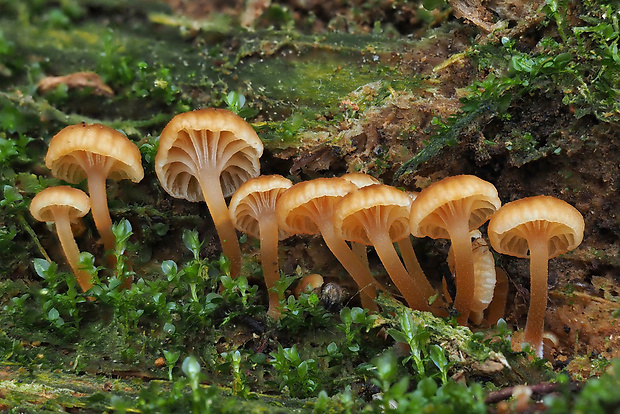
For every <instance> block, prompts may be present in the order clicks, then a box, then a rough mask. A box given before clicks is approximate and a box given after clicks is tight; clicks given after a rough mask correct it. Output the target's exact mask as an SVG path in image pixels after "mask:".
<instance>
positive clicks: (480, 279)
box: [448, 230, 496, 325]
mask: <svg viewBox="0 0 620 414" xmlns="http://www.w3.org/2000/svg"><path fill="white" fill-rule="evenodd" d="M469 235H470V237H471V240H472V242H471V244H472V254H473V257H474V278H475V283H474V299H473V301H472V303H471V313H470V314H469V319H470V320H471V321H472V322H473V323H474V324H475V325H480V324H481V323H482V320H483V319H484V310H485V309H487V308H488V307H489V304H490V303H491V300H493V294H494V292H495V281H496V273H495V259H494V258H493V253H491V251H490V250H489V244H488V243H487V241H486V240H485V239H484V238H483V237H482V233H481V232H480V230H472V231H471V232H470V233H469ZM448 266H449V267H450V271H451V272H454V249H453V248H452V247H450V250H449V251H448Z"/></svg>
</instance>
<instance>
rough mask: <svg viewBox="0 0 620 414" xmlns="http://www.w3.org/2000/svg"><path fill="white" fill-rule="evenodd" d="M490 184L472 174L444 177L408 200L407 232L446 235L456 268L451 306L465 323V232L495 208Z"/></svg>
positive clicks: (470, 279)
mask: <svg viewBox="0 0 620 414" xmlns="http://www.w3.org/2000/svg"><path fill="white" fill-rule="evenodd" d="M500 205H501V201H500V199H499V197H498V196H497V189H496V188H495V187H494V186H493V184H491V183H489V182H487V181H484V180H482V179H480V178H478V177H476V176H473V175H457V176H453V177H447V178H444V179H443V180H441V181H438V182H435V183H433V184H431V185H430V186H428V187H427V188H425V189H424V190H422V191H421V192H420V194H419V195H418V197H417V198H416V199H415V200H414V201H413V203H412V204H411V219H410V226H411V233H412V234H413V235H414V236H416V237H431V238H433V239H438V238H443V239H450V241H451V242H452V248H453V249H454V262H455V268H456V297H455V300H454V307H455V308H456V309H457V311H458V312H459V313H460V315H459V316H458V318H457V321H458V323H459V324H461V325H465V324H466V323H467V319H468V318H469V312H470V310H471V305H472V301H473V300H474V284H475V277H474V261H473V255H472V247H471V240H470V238H469V232H470V231H472V230H475V229H477V228H478V227H480V226H481V225H482V224H484V222H486V221H487V220H488V219H489V217H490V216H491V215H492V214H493V213H494V212H495V211H496V210H497V209H498V208H499V206H500Z"/></svg>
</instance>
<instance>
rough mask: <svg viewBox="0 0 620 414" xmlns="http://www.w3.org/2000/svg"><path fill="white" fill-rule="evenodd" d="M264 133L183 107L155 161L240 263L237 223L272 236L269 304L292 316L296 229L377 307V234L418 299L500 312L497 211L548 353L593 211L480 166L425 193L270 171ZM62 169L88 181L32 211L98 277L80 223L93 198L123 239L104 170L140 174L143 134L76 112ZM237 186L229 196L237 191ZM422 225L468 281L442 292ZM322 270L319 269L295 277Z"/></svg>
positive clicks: (50, 156)
mask: <svg viewBox="0 0 620 414" xmlns="http://www.w3.org/2000/svg"><path fill="white" fill-rule="evenodd" d="M262 153H263V144H262V142H261V140H260V138H259V137H258V135H257V134H256V132H255V131H254V128H253V127H252V126H251V125H250V124H248V123H247V122H246V121H244V120H243V119H242V118H240V117H239V116H238V115H236V114H234V113H232V112H230V111H227V110H224V109H213V108H207V109H199V110H195V111H190V112H186V113H182V114H179V115H177V116H175V117H174V118H173V119H172V120H171V121H170V122H169V123H168V124H167V125H166V127H165V128H164V130H163V131H162V133H161V136H160V140H159V149H158V152H157V156H156V158H155V172H156V174H157V177H158V179H159V181H160V182H161V185H162V187H163V188H164V190H165V191H166V192H167V193H168V194H170V195H171V196H173V197H176V198H182V199H186V200H189V201H192V202H197V201H204V202H205V203H206V204H207V207H208V210H209V212H210V214H211V217H212V219H213V223H214V225H215V228H216V230H217V233H218V236H219V239H220V242H221V246H222V251H223V254H224V255H226V256H227V257H228V259H229V260H230V262H231V276H232V277H236V276H238V275H239V274H240V273H241V269H242V267H241V249H240V246H239V240H238V236H237V230H239V231H241V232H244V233H246V234H248V235H250V236H252V237H255V238H257V239H259V240H260V258H261V264H262V269H263V276H264V279H265V285H266V287H267V289H268V292H269V311H268V314H269V315H270V316H271V317H273V318H278V317H279V316H280V309H279V303H280V301H281V300H282V299H283V298H282V297H279V296H278V294H277V293H276V289H274V286H275V283H276V282H277V281H278V279H279V278H280V268H279V259H278V243H279V241H280V240H282V239H284V238H286V237H289V236H291V235H293V234H307V235H320V236H321V237H322V238H323V240H324V242H325V244H326V246H327V247H328V248H329V250H330V251H331V252H332V253H333V255H334V257H335V258H336V259H337V260H338V261H339V262H340V263H341V264H342V266H343V268H344V269H345V270H346V271H347V273H348V274H349V275H350V276H351V278H352V279H353V280H354V281H355V283H356V284H357V286H358V291H359V294H360V299H361V302H362V305H363V306H364V307H367V308H369V309H371V310H377V304H376V303H375V301H374V299H375V297H376V295H377V292H378V291H380V290H385V287H384V286H383V285H382V284H381V283H380V282H379V281H377V280H376V279H375V278H374V277H373V273H372V271H371V267H370V265H369V261H368V250H367V249H368V248H371V249H374V251H375V252H376V254H377V256H378V258H379V260H380V261H381V263H382V264H383V267H384V268H385V271H386V272H387V275H388V276H389V277H390V279H391V280H392V282H393V283H394V285H395V287H396V289H397V290H398V291H399V292H400V294H401V295H402V296H403V299H404V300H405V301H406V302H407V304H408V305H409V306H410V307H412V308H415V309H418V310H425V311H431V312H433V313H435V314H436V315H441V316H445V315H447V314H448V309H447V304H449V303H452V302H453V307H454V309H455V310H456V311H457V314H458V315H457V321H458V323H459V324H461V325H465V324H467V323H468V322H472V323H473V324H475V325H483V324H487V325H491V324H493V323H495V322H496V321H497V320H498V319H499V318H500V317H501V316H502V315H503V312H504V308H505V305H506V298H507V292H508V278H507V275H506V273H505V272H504V271H503V270H501V268H498V267H496V266H495V257H494V255H493V253H492V252H491V250H490V248H489V244H488V243H487V242H486V240H485V238H484V237H483V235H482V232H481V231H480V229H481V228H482V227H483V226H484V225H485V223H486V222H487V221H489V224H488V235H489V239H490V245H491V246H492V247H493V249H494V250H495V251H496V252H498V253H501V254H506V255H512V256H517V257H523V258H529V259H530V272H531V276H530V277H531V279H530V280H531V283H530V311H529V314H528V318H527V322H526V326H525V341H527V342H528V343H530V344H531V345H532V347H533V349H534V351H535V353H536V354H537V355H538V356H542V338H543V333H544V316H545V311H546V305H547V273H548V260H549V259H551V258H553V257H556V256H558V255H560V254H563V253H565V252H567V251H570V250H572V249H575V248H576V247H577V246H578V245H579V244H580V243H581V240H582V238H583V232H584V221H583V217H582V216H581V214H580V213H579V212H578V211H577V210H576V209H575V208H574V207H572V206H570V205H569V204H568V203H566V202H565V201H562V200H559V199H557V198H554V197H550V196H536V197H529V198H525V199H521V200H517V201H513V202H510V203H508V204H506V205H504V206H502V203H501V200H500V199H499V196H498V192H497V189H496V188H495V187H494V186H493V184H491V183H489V182H487V181H484V180H482V179H480V178H478V177H476V176H473V175H458V176H452V177H447V178H444V179H442V180H439V181H437V182H435V183H433V184H431V185H430V186H428V187H427V188H425V189H423V190H422V191H421V192H420V193H413V192H406V191H403V190H400V189H398V188H396V187H392V186H389V185H385V184H382V183H381V182H380V181H379V180H378V179H376V178H375V177H372V176H370V175H367V174H361V173H349V174H345V175H344V176H342V177H332V178H316V179H313V180H309V181H302V182H298V183H295V184H294V183H292V182H291V181H290V180H289V179H287V178H285V177H282V176H279V175H269V176H261V175H260V157H261V155H262ZM46 165H47V166H48V168H50V170H51V171H52V173H53V175H54V176H56V177H58V178H61V179H63V180H65V181H67V182H69V183H73V184H78V183H80V182H81V181H83V180H85V179H86V180H87V181H88V191H89V194H90V197H89V196H88V195H86V194H85V193H83V192H81V191H80V190H77V189H74V188H71V187H67V186H60V187H56V188H49V189H46V190H45V191H42V192H41V193H40V194H38V195H37V196H36V197H35V198H34V199H33V201H32V204H31V211H32V215H33V216H34V217H35V218H36V219H38V220H41V221H46V222H52V221H53V222H55V223H56V230H57V234H58V237H59V239H60V241H61V246H62V248H63V250H64V252H65V255H66V257H67V261H68V262H69V265H70V267H71V269H72V270H73V273H74V274H75V276H76V279H77V280H78V283H79V284H80V286H81V288H82V290H84V291H86V290H88V289H89V288H90V287H92V281H91V280H90V279H89V276H88V275H87V274H85V273H84V272H83V271H82V270H80V269H79V268H78V265H77V260H78V256H79V250H78V248H77V245H76V243H75V240H74V239H73V235H72V234H71V228H70V223H71V222H72V221H75V220H77V219H79V217H82V216H84V215H85V214H87V213H88V211H89V209H90V210H92V214H93V219H94V222H95V225H96V227H97V230H98V232H99V234H100V235H101V239H102V242H103V244H104V246H105V248H106V249H107V250H111V249H113V248H114V237H113V235H112V232H111V225H112V221H111V218H110V214H109V211H108V208H107V194H106V186H105V184H106V180H107V179H130V180H132V181H134V182H138V181H140V180H141V179H142V177H143V175H144V172H143V170H142V165H141V161H140V152H139V150H138V148H137V147H136V146H135V145H134V144H133V143H132V142H131V141H129V139H127V137H125V136H124V135H123V134H122V133H120V132H118V131H115V130H113V129H111V128H108V127H106V126H103V125H100V124H94V125H87V124H84V123H82V124H77V125H72V126H69V127H66V128H65V129H63V130H62V131H60V132H59V133H58V134H57V135H56V136H54V137H53V138H52V140H51V142H50V146H49V151H48V153H47V156H46ZM227 197H231V198H230V202H229V204H227V203H226V198H227ZM412 236H413V237H418V238H422V237H429V238H432V239H447V240H449V241H450V251H449V254H448V258H447V262H448V264H449V267H450V269H451V271H452V273H453V275H454V282H455V285H456V286H455V287H456V290H455V292H454V294H452V293H450V291H449V289H448V288H447V285H446V284H445V280H444V289H443V295H441V294H439V293H438V292H437V291H436V289H435V287H434V286H433V285H432V284H431V283H430V282H429V280H428V279H427V278H426V276H425V274H424V272H423V270H422V267H421V266H420V263H419V262H418V259H417V257H416V254H415V252H414V249H413V245H412ZM322 283H323V278H322V277H321V276H320V275H312V278H308V280H307V281H304V282H302V283H300V284H299V286H298V287H297V291H299V292H301V291H307V290H309V289H316V288H318V287H319V286H320V285H321V284H322Z"/></svg>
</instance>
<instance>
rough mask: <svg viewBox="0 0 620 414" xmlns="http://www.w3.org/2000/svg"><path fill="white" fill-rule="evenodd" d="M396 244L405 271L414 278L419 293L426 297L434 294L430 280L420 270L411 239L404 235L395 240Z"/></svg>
mask: <svg viewBox="0 0 620 414" xmlns="http://www.w3.org/2000/svg"><path fill="white" fill-rule="evenodd" d="M396 244H398V249H399V250H400V254H401V256H402V258H403V262H405V267H406V268H407V272H408V273H409V274H410V275H411V277H412V278H413V279H414V280H415V282H416V285H417V286H418V287H419V289H420V293H422V294H423V295H424V296H426V297H427V298H430V297H431V296H433V295H434V294H435V289H433V286H431V284H430V282H429V281H428V279H427V278H426V275H425V274H424V271H423V270H422V267H421V266H420V262H419V261H418V258H417V256H416V254H415V251H414V250H413V245H412V244H411V239H410V238H409V237H406V238H404V239H402V240H399V241H398V242H396Z"/></svg>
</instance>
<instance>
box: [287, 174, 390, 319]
mask: <svg viewBox="0 0 620 414" xmlns="http://www.w3.org/2000/svg"><path fill="white" fill-rule="evenodd" d="M356 189H357V187H356V186H355V184H353V183H351V182H349V181H347V180H345V179H344V178H340V177H332V178H316V179H314V180H310V181H303V182H300V183H297V184H295V185H293V186H292V187H291V188H289V189H288V190H286V191H285V192H284V194H282V196H281V197H280V200H278V203H277V205H276V213H277V215H278V221H279V223H280V227H281V228H282V229H284V230H285V231H287V232H289V233H293V234H321V235H322V236H323V240H325V244H327V247H328V248H329V249H330V250H331V251H332V253H333V254H334V256H336V259H338V261H339V262H340V263H341V264H342V265H343V266H344V268H345V269H346V270H347V272H348V273H349V275H351V277H352V278H353V280H355V282H356V283H357V286H358V287H359V289H360V293H361V298H362V305H363V306H364V307H367V308H369V309H372V310H376V309H377V306H376V304H375V302H374V299H375V296H376V290H377V288H380V285H379V283H378V282H377V281H376V280H375V279H374V278H373V277H372V275H371V274H370V270H369V269H368V267H367V266H365V265H364V264H363V263H362V261H361V260H360V259H359V257H358V256H357V255H356V254H354V253H353V251H352V250H351V249H350V248H349V246H348V245H347V243H346V242H345V241H344V239H342V237H340V236H339V235H338V233H337V232H336V229H335V227H334V221H333V219H334V208H335V206H336V204H337V203H339V202H340V200H341V199H342V197H344V196H345V195H347V194H348V193H350V192H351V191H355V190H356Z"/></svg>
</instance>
